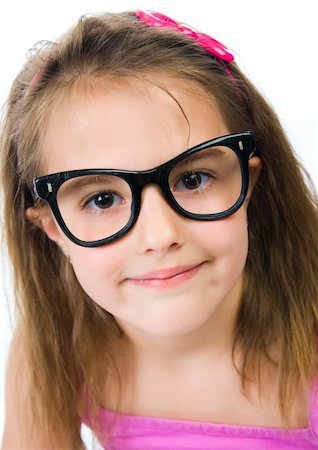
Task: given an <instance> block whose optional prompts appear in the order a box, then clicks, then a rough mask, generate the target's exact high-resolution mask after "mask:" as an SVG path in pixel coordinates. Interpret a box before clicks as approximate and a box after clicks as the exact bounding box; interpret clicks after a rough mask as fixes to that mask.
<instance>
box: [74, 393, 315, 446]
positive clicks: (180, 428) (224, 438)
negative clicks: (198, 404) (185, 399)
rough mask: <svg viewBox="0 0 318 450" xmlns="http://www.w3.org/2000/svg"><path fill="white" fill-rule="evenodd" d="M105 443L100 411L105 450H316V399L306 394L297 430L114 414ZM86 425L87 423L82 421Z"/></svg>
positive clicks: (106, 416)
mask: <svg viewBox="0 0 318 450" xmlns="http://www.w3.org/2000/svg"><path fill="white" fill-rule="evenodd" d="M116 417H117V419H116V422H115V423H114V428H113V429H112V431H111V434H110V437H109V440H108V442H106V438H105V432H104V434H103V430H105V429H106V428H107V427H106V424H109V423H110V421H111V419H112V418H114V413H113V412H111V411H109V410H107V409H105V408H100V409H99V411H98V415H97V418H96V423H97V427H98V431H97V432H96V436H97V438H98V440H99V442H100V443H101V445H102V446H103V448H104V449H105V450H106V449H107V450H255V449H257V450H267V449H271V450H272V449H274V450H276V449H277V450H291V449H294V450H296V449H297V450H311V449H318V397H317V394H316V388H314V389H311V390H310V395H309V414H308V427H307V428H297V429H289V430H288V429H284V428H270V427H255V426H237V425H222V424H215V423H209V422H198V421H196V422H193V421H189V420H174V419H163V418H155V417H144V416H134V415H127V414H121V413H120V414H117V415H116ZM82 420H83V422H84V423H85V424H86V425H89V424H88V423H87V420H86V419H85V418H83V419H82Z"/></svg>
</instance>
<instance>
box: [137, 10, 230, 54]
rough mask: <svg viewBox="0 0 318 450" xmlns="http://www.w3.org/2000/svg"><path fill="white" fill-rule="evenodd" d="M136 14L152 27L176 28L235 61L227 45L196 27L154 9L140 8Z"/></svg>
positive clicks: (207, 48) (208, 48)
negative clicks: (181, 22)
mask: <svg viewBox="0 0 318 450" xmlns="http://www.w3.org/2000/svg"><path fill="white" fill-rule="evenodd" d="M136 16H137V17H138V18H139V19H140V20H142V21H143V22H144V23H146V24H147V25H149V26H150V27H156V28H176V29H177V30H179V31H181V32H182V33H184V34H186V35H187V36H189V37H191V38H192V39H194V40H195V41H197V43H198V44H199V45H201V47H203V48H204V49H205V50H207V51H208V52H210V53H212V55H214V56H216V57H217V58H220V59H222V60H223V61H228V62H232V61H234V56H233V55H232V53H230V52H229V51H228V49H227V48H226V47H225V45H223V44H221V42H219V41H217V40H216V39H213V38H212V37H211V36H208V35H207V34H204V33H200V32H198V31H196V30H195V29H194V28H192V27H190V26H188V25H183V24H179V23H178V22H176V21H175V20H173V19H171V18H170V17H168V16H166V15H164V14H161V13H158V12H154V11H148V10H138V11H136Z"/></svg>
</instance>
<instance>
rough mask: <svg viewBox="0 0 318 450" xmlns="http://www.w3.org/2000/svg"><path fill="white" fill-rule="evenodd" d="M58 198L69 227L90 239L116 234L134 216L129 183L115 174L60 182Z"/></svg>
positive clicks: (71, 230)
mask: <svg viewBox="0 0 318 450" xmlns="http://www.w3.org/2000/svg"><path fill="white" fill-rule="evenodd" d="M56 198H57V204H58V207H59V210H60V213H61V215H62V217H63V220H64V222H65V224H66V226H67V228H68V229H69V230H70V232H71V233H72V234H73V235H74V236H75V237H77V238H78V239H81V240H83V241H87V242H90V241H96V240H99V239H105V238H107V237H109V236H111V235H113V234H115V233H117V232H118V231H120V230H122V229H123V228H124V227H125V226H126V225H127V223H128V221H129V218H130V216H131V204H132V193H131V189H130V186H129V184H128V183H127V182H126V181H124V180H123V179H122V178H120V177H117V176H113V175H85V176H80V177H76V178H71V179H70V180H67V181H65V182H64V183H63V184H62V185H61V187H60V188H59V190H58V192H57V197H56Z"/></svg>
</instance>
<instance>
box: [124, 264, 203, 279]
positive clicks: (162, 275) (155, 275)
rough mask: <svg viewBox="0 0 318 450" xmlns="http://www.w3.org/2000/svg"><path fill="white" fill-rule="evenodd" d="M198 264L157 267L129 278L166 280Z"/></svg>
mask: <svg viewBox="0 0 318 450" xmlns="http://www.w3.org/2000/svg"><path fill="white" fill-rule="evenodd" d="M201 264H202V263H200V264H192V265H188V266H185V265H183V266H177V267H172V268H168V269H159V270H153V271H151V272H147V273H145V274H143V275H140V276H137V277H131V278H130V279H131V280H166V279H169V278H172V277H175V276H176V275H180V274H182V273H184V272H188V271H190V270H192V269H194V268H195V267H198V266H200V265H201Z"/></svg>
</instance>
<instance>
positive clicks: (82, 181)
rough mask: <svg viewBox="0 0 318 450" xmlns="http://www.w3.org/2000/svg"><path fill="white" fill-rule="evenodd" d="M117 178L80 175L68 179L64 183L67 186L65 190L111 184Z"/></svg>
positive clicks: (106, 175) (100, 175) (105, 175)
mask: <svg viewBox="0 0 318 450" xmlns="http://www.w3.org/2000/svg"><path fill="white" fill-rule="evenodd" d="M100 178H101V179H100ZM117 178H118V177H116V176H114V175H110V174H107V173H105V174H104V173H101V174H99V173H98V174H90V175H80V176H79V177H74V178H70V179H68V180H67V183H64V184H65V186H64V189H74V188H79V187H82V186H89V185H92V184H93V185H94V184H96V185H98V184H99V183H101V182H103V183H105V182H110V181H111V180H116V179H117Z"/></svg>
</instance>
